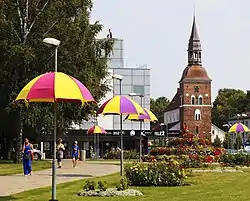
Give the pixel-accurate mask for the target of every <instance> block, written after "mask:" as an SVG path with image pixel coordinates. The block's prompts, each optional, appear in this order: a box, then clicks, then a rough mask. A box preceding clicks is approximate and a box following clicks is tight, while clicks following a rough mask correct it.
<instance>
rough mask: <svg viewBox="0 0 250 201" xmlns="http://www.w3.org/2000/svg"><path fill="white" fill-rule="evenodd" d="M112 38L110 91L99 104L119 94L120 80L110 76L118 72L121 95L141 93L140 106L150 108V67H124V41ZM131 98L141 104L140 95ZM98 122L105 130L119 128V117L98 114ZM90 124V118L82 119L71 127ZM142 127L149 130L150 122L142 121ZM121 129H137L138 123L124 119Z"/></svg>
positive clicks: (75, 127)
mask: <svg viewBox="0 0 250 201" xmlns="http://www.w3.org/2000/svg"><path fill="white" fill-rule="evenodd" d="M114 40H115V42H114V46H113V52H112V54H111V56H110V58H109V61H108V65H109V73H110V75H109V76H108V77H107V80H108V82H109V85H110V88H111V91H109V92H108V93H107V94H106V96H105V97H104V98H103V99H102V101H101V102H100V105H101V104H102V103H103V102H105V101H106V100H108V99H110V98H112V97H114V96H116V95H120V82H119V80H115V79H113V78H112V76H113V75H114V74H119V75H121V76H123V80H122V90H121V91H122V95H123V96H129V94H130V93H136V94H143V96H144V97H143V101H142V106H143V107H145V108H148V109H150V69H149V68H147V66H145V65H144V67H124V49H123V42H124V41H123V40H122V39H114ZM131 98H132V99H134V100H135V101H136V102H137V103H138V104H141V98H140V97H131ZM125 117H126V116H124V118H125ZM98 124H99V125H100V126H102V127H103V128H104V129H106V130H119V129H120V117H119V116H115V115H110V116H102V115H99V117H98ZM91 126H93V120H92V119H90V120H89V121H84V122H83V123H82V124H81V125H73V129H88V128H89V127H91ZM143 129H144V130H149V129H150V123H144V124H143ZM123 130H139V123H138V122H131V121H128V120H126V121H124V122H123Z"/></svg>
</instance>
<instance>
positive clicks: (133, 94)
mask: <svg viewBox="0 0 250 201" xmlns="http://www.w3.org/2000/svg"><path fill="white" fill-rule="evenodd" d="M129 96H137V97H140V99H141V107H143V106H142V105H143V103H142V101H143V98H144V95H143V94H137V93H130V94H129ZM139 121H140V137H139V140H140V143H139V162H140V163H141V162H142V139H141V136H142V121H143V120H139Z"/></svg>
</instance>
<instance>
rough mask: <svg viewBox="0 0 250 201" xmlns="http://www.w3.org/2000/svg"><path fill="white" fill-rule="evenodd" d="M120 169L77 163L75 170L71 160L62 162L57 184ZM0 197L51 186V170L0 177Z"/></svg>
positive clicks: (106, 165)
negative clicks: (27, 174) (29, 174)
mask: <svg viewBox="0 0 250 201" xmlns="http://www.w3.org/2000/svg"><path fill="white" fill-rule="evenodd" d="M119 170H120V167H119V166H118V165H112V164H110V165H109V164H93V163H88V162H79V163H78V166H77V168H76V169H74V168H72V165H71V160H64V161H63V167H62V168H61V169H57V184H60V183H64V182H69V181H74V180H80V179H84V178H92V177H98V176H104V175H108V174H112V173H115V172H118V171H119ZM0 183H1V187H0V197H1V196H8V195H11V194H15V193H19V192H23V191H26V190H31V189H36V188H40V187H46V186H50V185H51V169H48V170H42V171H36V172H34V173H33V175H32V176H27V177H25V176H24V175H21V174H18V175H11V176H0Z"/></svg>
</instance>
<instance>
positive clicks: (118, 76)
mask: <svg viewBox="0 0 250 201" xmlns="http://www.w3.org/2000/svg"><path fill="white" fill-rule="evenodd" d="M112 78H113V79H117V80H122V79H123V76H122V75H119V74H114V75H113V76H112Z"/></svg>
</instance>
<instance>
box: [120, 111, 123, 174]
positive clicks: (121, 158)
mask: <svg viewBox="0 0 250 201" xmlns="http://www.w3.org/2000/svg"><path fill="white" fill-rule="evenodd" d="M120 136H121V147H120V148H121V157H120V168H121V170H120V174H121V176H123V136H122V114H120Z"/></svg>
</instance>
